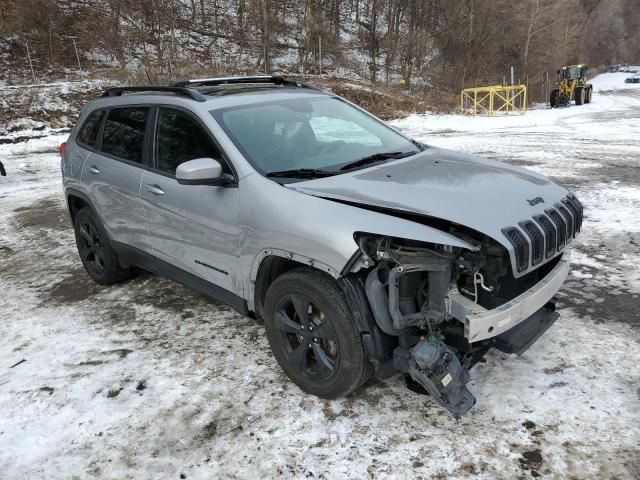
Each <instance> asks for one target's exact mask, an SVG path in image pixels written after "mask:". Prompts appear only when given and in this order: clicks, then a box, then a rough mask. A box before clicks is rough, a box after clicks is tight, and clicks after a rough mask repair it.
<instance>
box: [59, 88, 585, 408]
mask: <svg viewBox="0 0 640 480" xmlns="http://www.w3.org/2000/svg"><path fill="white" fill-rule="evenodd" d="M62 170H63V179H64V191H65V196H66V200H67V205H68V209H69V213H70V217H71V221H72V222H73V226H74V228H75V237H76V243H77V247H78V251H79V254H80V258H81V259H82V262H83V264H84V266H85V268H86V270H87V272H88V274H89V275H90V276H91V278H92V279H93V280H95V281H96V282H98V283H101V284H107V285H108V284H113V283H115V282H118V281H121V280H123V279H125V278H127V277H128V276H129V275H131V273H132V268H133V267H138V268H141V269H144V270H148V271H151V272H155V273H157V274H159V275H163V276H166V277H169V278H172V279H174V280H176V281H178V282H181V283H182V284H184V285H187V286H189V287H191V288H193V289H195V290H197V291H199V292H201V293H203V294H205V295H207V296H210V297H213V298H215V299H218V300H221V301H222V302H225V303H227V304H228V305H230V306H231V307H233V308H234V309H236V310H237V311H238V312H240V313H242V314H244V315H249V316H252V317H254V318H256V319H257V320H260V321H264V324H265V328H266V334H267V337H268V339H269V343H270V346H271V349H272V351H273V354H274V356H275V358H276V360H277V361H278V363H279V364H280V366H281V367H282V369H283V370H284V371H285V372H286V374H287V375H288V376H289V377H290V378H291V380H293V382H295V383H296V384H297V385H298V386H299V387H300V388H301V389H303V390H304V391H306V392H309V393H312V394H314V395H317V396H320V397H322V398H336V397H339V396H343V395H347V394H349V393H351V392H353V391H354V390H355V389H357V388H358V387H359V386H361V385H362V384H363V383H364V382H366V381H367V380H368V379H369V378H370V377H371V376H372V375H375V376H376V377H378V378H386V377H389V376H391V375H394V374H397V373H399V372H401V373H403V374H404V375H405V377H406V380H407V385H408V386H409V387H410V388H411V389H413V390H416V391H420V392H422V393H428V394H430V395H431V397H432V398H433V399H434V400H435V401H436V402H438V403H439V404H440V405H442V406H443V407H444V408H446V409H447V410H448V411H449V412H451V413H452V414H453V415H454V416H455V417H456V418H457V417H460V416H461V415H463V414H464V413H466V412H467V411H468V410H469V409H470V408H471V407H472V406H473V405H474V403H475V398H474V397H473V395H472V394H471V393H470V392H469V390H468V389H467V387H466V384H467V382H468V381H469V378H470V376H469V369H470V368H471V367H472V366H473V365H474V364H475V363H476V362H478V361H479V360H480V359H481V358H482V357H483V355H484V354H485V353H486V352H487V351H488V349H490V348H498V349H500V350H502V351H505V352H513V353H518V354H519V353H522V352H523V351H524V350H526V349H527V348H528V347H529V346H530V345H531V344H532V343H533V342H535V341H536V340H537V339H538V338H539V337H540V335H542V334H543V333H544V332H545V331H546V330H547V329H548V328H549V326H550V325H551V324H552V323H553V322H554V321H555V320H556V319H557V317H558V314H557V313H555V311H554V305H555V300H554V295H555V294H556V292H557V291H558V289H559V288H560V287H561V285H562V283H563V281H564V279H565V278H566V276H567V273H568V270H569V261H570V249H569V246H570V244H571V242H572V241H573V239H574V238H575V236H576V234H577V233H578V232H579V231H580V228H581V224H582V217H583V208H582V205H581V204H580V202H579V201H578V199H577V198H576V197H575V196H574V195H572V194H571V193H570V192H568V191H567V190H566V189H564V188H563V187H561V186H559V185H557V184H555V183H554V182H552V181H550V180H549V179H547V178H545V177H543V176H542V175H539V174H537V173H534V172H531V171H529V170H525V169H522V168H518V167H515V166H511V165H507V164H504V163H501V162H498V161H494V160H488V159H484V158H480V157H476V156H472V155H464V154H460V153H455V152H452V151H447V150H443V149H441V148H435V147H432V146H427V145H423V144H421V143H419V142H416V141H414V140H411V139H410V138H408V137H406V136H404V135H403V134H401V133H399V132H398V131H396V130H395V129H393V128H391V127H389V126H387V125H386V124H385V123H383V122H382V121H380V120H379V119H377V118H375V117H374V116H372V115H370V114H369V113H367V112H365V111H364V110H362V109H361V108H358V107H357V106H355V105H353V104H351V103H349V102H348V101H346V100H344V99H343V98H340V97H338V96H336V95H334V94H332V93H329V92H324V91H320V90H318V89H315V88H313V87H310V86H308V85H305V84H303V83H300V82H297V81H293V80H287V79H283V78H281V77H269V76H259V77H235V78H214V79H202V80H190V81H188V80H187V81H179V82H174V83H173V84H172V85H171V86H168V87H147V86H143V87H119V88H111V89H109V90H107V91H105V92H104V94H103V95H102V98H100V99H98V100H95V101H92V102H89V103H88V104H87V105H86V106H85V107H84V109H83V110H82V112H81V114H80V118H79V121H78V123H77V125H76V127H75V128H74V129H73V130H72V132H71V134H70V136H69V139H68V141H67V142H66V144H65V145H64V149H63V158H62Z"/></svg>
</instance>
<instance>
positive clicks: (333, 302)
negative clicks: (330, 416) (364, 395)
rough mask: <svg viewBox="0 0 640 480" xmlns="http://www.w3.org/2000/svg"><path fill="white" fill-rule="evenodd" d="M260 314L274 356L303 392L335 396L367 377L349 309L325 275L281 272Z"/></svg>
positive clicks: (368, 368)
mask: <svg viewBox="0 0 640 480" xmlns="http://www.w3.org/2000/svg"><path fill="white" fill-rule="evenodd" d="M264 313H265V315H264V316H265V328H266V331H267V337H268V339H269V344H270V345H271V350H272V351H273V355H274V356H275V358H276V360H277V361H278V363H279V364H280V366H281V367H282V369H283V370H284V372H285V373H286V374H287V375H288V377H289V378H290V379H291V380H292V381H293V382H294V383H295V384H296V385H298V386H299V387H300V388H301V389H302V390H304V391H305V392H308V393H312V394H313V395H317V396H318V397H321V398H338V397H342V396H344V395H348V394H349V393H351V392H353V391H354V390H355V389H356V388H358V387H359V386H360V385H362V384H363V383H365V382H366V381H367V380H368V379H369V377H370V376H371V374H372V367H371V364H370V363H369V360H368V359H367V356H366V353H365V350H364V346H363V344H362V340H361V338H360V335H359V332H358V330H357V329H356V327H355V323H354V320H353V315H352V313H351V310H350V309H349V306H348V305H347V302H346V300H345V298H344V295H343V293H342V291H341V290H340V287H339V286H338V285H337V284H336V282H335V281H334V280H333V279H332V278H331V277H328V276H327V275H326V274H323V273H321V272H318V271H314V270H311V269H306V268H300V269H296V270H292V271H290V272H287V273H284V274H282V275H281V276H279V277H278V278H276V280H275V281H274V282H273V284H271V286H270V287H269V290H268V291H267V295H266V298H265V304H264Z"/></svg>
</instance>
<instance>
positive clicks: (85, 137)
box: [78, 110, 104, 147]
mask: <svg viewBox="0 0 640 480" xmlns="http://www.w3.org/2000/svg"><path fill="white" fill-rule="evenodd" d="M103 117H104V110H96V111H94V112H92V113H91V115H89V118H87V120H86V121H85V122H84V125H82V128H81V129H80V134H79V135H78V141H79V142H80V143H82V144H84V145H87V146H89V147H95V146H96V144H97V143H98V132H99V131H100V125H101V124H102V118H103Z"/></svg>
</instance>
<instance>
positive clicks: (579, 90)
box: [573, 87, 585, 105]
mask: <svg viewBox="0 0 640 480" xmlns="http://www.w3.org/2000/svg"><path fill="white" fill-rule="evenodd" d="M584 95H585V89H584V88H583V87H576V91H575V92H574V94H573V96H574V98H575V100H576V105H582V104H583V103H584Z"/></svg>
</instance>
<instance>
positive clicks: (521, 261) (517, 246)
mask: <svg viewBox="0 0 640 480" xmlns="http://www.w3.org/2000/svg"><path fill="white" fill-rule="evenodd" d="M502 233H504V235H505V237H507V238H508V239H509V241H510V242H511V245H513V249H514V251H515V253H516V267H517V269H518V272H522V271H524V270H526V269H527V268H529V242H528V241H527V239H526V237H525V236H524V235H523V233H522V232H521V231H520V230H518V229H517V228H516V227H509V228H505V229H503V230H502Z"/></svg>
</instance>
